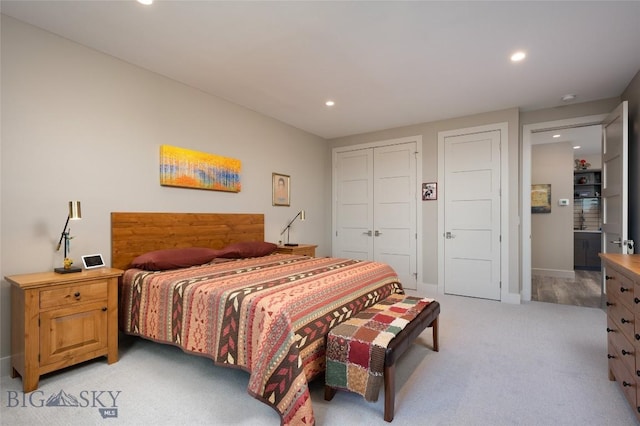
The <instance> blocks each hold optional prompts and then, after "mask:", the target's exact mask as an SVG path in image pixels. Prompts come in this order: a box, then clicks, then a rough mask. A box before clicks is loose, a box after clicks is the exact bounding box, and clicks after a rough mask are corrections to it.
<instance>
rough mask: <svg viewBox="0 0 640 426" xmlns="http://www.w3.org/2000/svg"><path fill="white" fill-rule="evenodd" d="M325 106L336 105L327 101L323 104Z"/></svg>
mask: <svg viewBox="0 0 640 426" xmlns="http://www.w3.org/2000/svg"><path fill="white" fill-rule="evenodd" d="M324 104H325V105H326V106H334V105H335V104H336V103H335V102H333V101H327V102H325V103H324Z"/></svg>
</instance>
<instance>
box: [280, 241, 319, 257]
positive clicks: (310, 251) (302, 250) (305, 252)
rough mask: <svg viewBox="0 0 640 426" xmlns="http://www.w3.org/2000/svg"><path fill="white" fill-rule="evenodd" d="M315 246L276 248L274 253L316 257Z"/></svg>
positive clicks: (301, 245)
mask: <svg viewBox="0 0 640 426" xmlns="http://www.w3.org/2000/svg"><path fill="white" fill-rule="evenodd" d="M316 247H318V246H316V245H313V244H298V245H297V246H278V248H276V253H286V254H297V255H300V256H309V257H316Z"/></svg>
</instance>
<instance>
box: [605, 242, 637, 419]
mask: <svg viewBox="0 0 640 426" xmlns="http://www.w3.org/2000/svg"><path fill="white" fill-rule="evenodd" d="M600 257H601V258H602V266H603V267H604V270H603V272H604V273H605V274H606V275H605V278H606V286H607V288H606V291H607V341H608V351H607V352H608V353H607V357H608V358H609V379H610V380H617V381H618V383H619V384H620V386H621V388H622V392H623V393H624V396H625V397H626V398H627V401H629V404H631V406H632V407H633V411H634V413H635V414H636V417H637V418H638V420H640V392H639V391H638V386H639V385H640V255H628V254H609V253H606V254H601V255H600Z"/></svg>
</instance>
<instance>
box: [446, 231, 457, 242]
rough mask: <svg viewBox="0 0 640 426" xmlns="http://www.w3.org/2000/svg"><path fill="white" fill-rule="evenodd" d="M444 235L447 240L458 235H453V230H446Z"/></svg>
mask: <svg viewBox="0 0 640 426" xmlns="http://www.w3.org/2000/svg"><path fill="white" fill-rule="evenodd" d="M444 237H445V238H446V239H447V240H450V239H452V238H455V237H456V236H455V235H453V234H452V233H451V232H446V233H445V234H444Z"/></svg>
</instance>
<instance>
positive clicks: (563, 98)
mask: <svg viewBox="0 0 640 426" xmlns="http://www.w3.org/2000/svg"><path fill="white" fill-rule="evenodd" d="M575 98H576V95H574V94H573V93H569V94H568V95H564V96H563V97H562V98H561V99H562V101H563V102H569V101H572V100H574V99H575Z"/></svg>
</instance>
